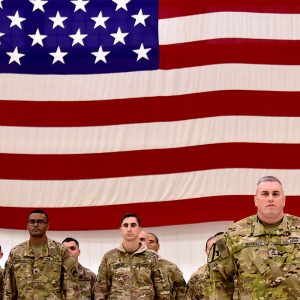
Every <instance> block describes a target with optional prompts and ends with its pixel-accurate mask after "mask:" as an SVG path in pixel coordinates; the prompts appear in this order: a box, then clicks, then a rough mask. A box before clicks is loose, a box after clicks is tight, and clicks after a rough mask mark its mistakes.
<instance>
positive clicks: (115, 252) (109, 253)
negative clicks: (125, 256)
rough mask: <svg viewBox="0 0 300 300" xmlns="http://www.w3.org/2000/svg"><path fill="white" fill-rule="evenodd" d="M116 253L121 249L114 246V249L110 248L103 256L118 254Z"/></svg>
mask: <svg viewBox="0 0 300 300" xmlns="http://www.w3.org/2000/svg"><path fill="white" fill-rule="evenodd" d="M118 253H121V251H120V250H119V249H118V248H114V249H111V250H109V251H107V252H106V253H105V254H104V255H103V258H106V259H107V258H110V257H112V256H116V255H118Z"/></svg>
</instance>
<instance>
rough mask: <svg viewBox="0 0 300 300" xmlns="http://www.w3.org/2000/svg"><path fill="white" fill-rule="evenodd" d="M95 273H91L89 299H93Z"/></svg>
mask: <svg viewBox="0 0 300 300" xmlns="http://www.w3.org/2000/svg"><path fill="white" fill-rule="evenodd" d="M95 283H96V274H94V273H93V272H92V273H91V300H95Z"/></svg>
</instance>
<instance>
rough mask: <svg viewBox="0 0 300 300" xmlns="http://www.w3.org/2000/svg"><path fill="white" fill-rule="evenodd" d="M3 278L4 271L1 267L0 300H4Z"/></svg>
mask: <svg viewBox="0 0 300 300" xmlns="http://www.w3.org/2000/svg"><path fill="white" fill-rule="evenodd" d="M3 276H4V269H3V268H2V267H0V300H2V299H3V289H4V282H3V280H4V279H3Z"/></svg>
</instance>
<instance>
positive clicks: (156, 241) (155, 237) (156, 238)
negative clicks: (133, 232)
mask: <svg viewBox="0 0 300 300" xmlns="http://www.w3.org/2000/svg"><path fill="white" fill-rule="evenodd" d="M148 234H151V235H153V237H154V239H155V243H156V244H158V245H159V240H158V237H157V235H155V234H154V233H152V232H148Z"/></svg>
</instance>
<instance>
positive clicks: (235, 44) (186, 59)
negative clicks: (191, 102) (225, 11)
mask: <svg viewBox="0 0 300 300" xmlns="http://www.w3.org/2000/svg"><path fill="white" fill-rule="evenodd" d="M184 53H186V55H185V54H184ZM299 53H300V41H298V40H296V41H293V40H256V39H212V40H204V41H197V42H190V43H180V44H171V45H165V46H160V68H161V69H164V70H168V69H174V68H186V67H193V66H203V65H211V64H223V63H245V64H247V63H248V64H274V65H278V64H281V65H298V64H300V56H299Z"/></svg>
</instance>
